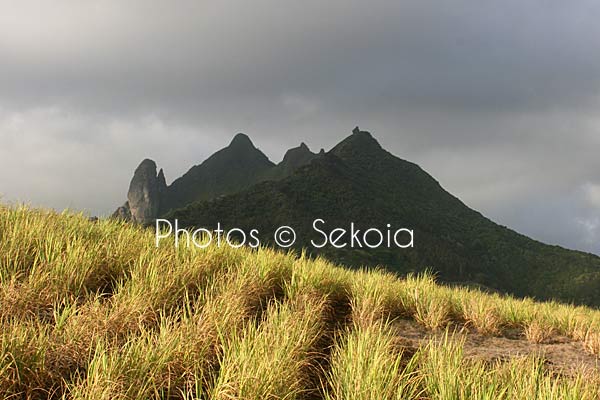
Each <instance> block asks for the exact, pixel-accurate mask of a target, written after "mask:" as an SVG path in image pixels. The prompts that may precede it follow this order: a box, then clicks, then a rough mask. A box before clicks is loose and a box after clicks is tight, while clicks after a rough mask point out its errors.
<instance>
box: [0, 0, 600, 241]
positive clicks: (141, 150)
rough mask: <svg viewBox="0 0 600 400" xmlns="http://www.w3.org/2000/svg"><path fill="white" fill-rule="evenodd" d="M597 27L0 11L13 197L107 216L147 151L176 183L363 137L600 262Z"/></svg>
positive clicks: (441, 10) (184, 4)
mask: <svg viewBox="0 0 600 400" xmlns="http://www.w3.org/2000/svg"><path fill="white" fill-rule="evenodd" d="M599 17H600V3H597V2H595V1H579V2H564V1H502V2H480V1H474V0H471V1H451V2H441V1H436V2H434V1H427V0H414V1H399V2H389V1H371V2H368V3H365V2H358V1H329V2H321V1H319V2H317V1H303V2H281V1H279V2H276V1H254V2H247V1H220V2H206V1H203V2H198V1H178V2H168V1H141V0H139V1H131V2H118V1H104V2H91V1H78V2H74V1H67V0H63V1H45V2H43V1H42V2H39V1H35V2H34V1H21V2H18V3H17V2H8V1H1V0H0V57H1V63H0V65H1V68H2V73H1V74H0V87H1V88H2V90H1V91H0V137H1V140H2V146H0V171H1V172H0V185H1V186H0V192H1V193H3V194H4V195H5V196H6V198H7V199H9V200H12V199H21V200H29V201H32V202H33V203H35V204H42V205H48V206H53V207H57V208H63V207H65V206H70V207H73V208H77V209H86V210H88V211H89V212H92V213H107V212H109V211H110V210H111V209H113V208H114V207H115V206H116V205H118V204H119V203H121V202H122V201H123V200H124V196H125V190H126V187H127V184H128V180H129V179H130V175H131V172H132V171H133V169H134V168H135V166H136V164H137V163H138V162H139V161H140V160H141V159H143V158H144V157H148V156H150V157H152V158H154V159H155V160H156V161H157V162H158V164H159V165H160V166H163V167H165V170H166V173H167V178H168V179H169V180H172V179H174V178H175V177H176V176H178V175H180V174H181V173H183V172H185V171H186V170H187V168H189V166H191V165H192V164H195V163H199V162H200V161H202V160H203V159H204V158H205V157H206V156H208V155H209V154H210V153H212V152H213V151H215V150H217V149H218V148H220V147H222V146H224V145H226V144H227V142H228V140H229V139H230V137H231V136H232V135H233V134H234V133H235V132H237V131H245V132H246V133H248V134H249V135H250V136H251V137H252V138H253V140H254V142H255V143H256V144H257V145H258V146H259V147H260V148H261V149H263V150H264V151H265V152H266V153H267V154H268V155H269V156H270V157H271V158H272V159H273V160H275V161H278V160H279V159H280V158H281V156H282V155H283V151H284V150H285V148H288V147H291V146H294V145H297V143H298V142H300V141H305V142H307V143H308V144H309V145H311V147H313V148H315V149H318V148H319V147H325V148H329V147H330V146H332V145H333V144H335V143H336V142H337V141H338V140H339V139H340V138H341V137H343V136H344V135H346V134H347V133H348V132H349V130H350V129H351V128H352V127H353V126H354V125H355V124H359V125H361V127H364V128H367V129H369V130H371V131H372V132H373V133H374V134H375V136H376V137H377V138H378V139H379V140H380V142H381V143H382V144H383V145H384V147H386V148H387V149H389V150H390V151H392V152H393V153H395V154H397V155H399V156H401V157H403V158H407V159H410V160H413V161H416V162H418V163H420V164H421V165H422V166H423V167H424V168H425V169H426V170H428V171H429V172H430V173H431V174H432V175H434V176H435V177H436V178H437V179H438V180H440V182H441V183H442V185H443V186H445V187H446V188H447V189H449V190H450V191H452V192H453V193H454V194H456V195H457V196H459V197H461V198H462V199H463V200H465V201H466V202H467V203H468V204H469V205H471V206H473V207H475V208H477V209H479V210H481V211H482V212H484V213H485V214H486V215H489V216H490V217H493V218H494V219H496V220H498V221H499V222H501V223H504V224H507V225H509V226H511V227H514V228H516V229H518V230H520V231H522V232H523V233H526V234H531V235H533V236H535V237H536V238H539V239H542V240H548V241H551V242H554V243H561V244H564V245H568V246H571V247H577V248H581V249H586V250H594V251H596V252H600V228H598V218H597V215H598V211H599V210H600V199H599V198H598V197H600V194H598V192H599V191H600V189H598V188H599V187H600V173H599V172H598V171H600V161H599V160H600V158H599V157H597V149H598V145H599V144H600V139H599V138H600V118H599V117H597V115H596V114H597V113H596V110H597V109H598V106H599V105H600V96H599V94H600V51H598V49H600V24H598V23H597V21H598V18H599ZM99 182H101V183H102V184H99ZM553 227H554V229H553Z"/></svg>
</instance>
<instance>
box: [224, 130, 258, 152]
mask: <svg viewBox="0 0 600 400" xmlns="http://www.w3.org/2000/svg"><path fill="white" fill-rule="evenodd" d="M229 147H230V148H234V149H254V148H255V147H254V143H252V140H250V138H249V137H248V135H246V134H244V133H238V134H237V135H235V136H234V137H233V139H232V140H231V143H229Z"/></svg>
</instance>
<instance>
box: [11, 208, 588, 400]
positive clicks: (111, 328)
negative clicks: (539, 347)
mask: <svg viewBox="0 0 600 400" xmlns="http://www.w3.org/2000/svg"><path fill="white" fill-rule="evenodd" d="M397 319H410V320H413V321H416V322H417V323H418V324H419V325H420V326H421V328H420V329H424V330H426V331H427V332H430V333H432V335H431V337H432V339H424V340H423V344H422V345H421V346H420V347H419V348H409V347H406V346H405V344H403V342H402V341H401V340H399V337H401V336H402V332H399V331H398V328H397V327H396V325H395V321H396V320H397ZM455 330H461V332H476V333H478V334H480V335H495V336H502V335H505V334H507V333H510V334H511V335H514V334H515V332H516V334H517V335H520V337H521V339H522V340H529V341H531V342H533V343H540V342H545V341H546V340H548V339H549V338H551V337H553V336H555V335H561V336H565V337H568V338H571V339H572V340H575V341H578V342H580V344H581V349H582V351H587V352H588V353H590V354H595V355H597V354H599V353H600V312H598V311H596V310H592V309H589V308H586V307H575V306H570V305H564V304H558V303H554V302H548V303H538V302H535V301H533V300H531V299H515V298H511V297H507V296H502V295H499V294H485V293H482V292H480V291H478V290H474V289H467V288H458V287H455V288H450V287H445V286H441V285H438V284H437V283H436V282H435V278H434V277H433V276H432V275H430V274H425V275H419V276H409V277H406V278H405V279H399V278H398V277H396V276H395V275H393V274H390V273H387V272H383V271H364V270H361V271H350V270H347V269H344V268H341V267H338V266H335V265H333V264H332V263H330V262H328V261H325V260H323V259H316V260H313V259H309V258H307V257H305V256H301V257H297V256H295V255H292V254H285V253H283V252H278V251H274V250H269V249H258V250H252V249H244V248H242V249H231V248H229V247H227V246H223V247H217V246H214V245H212V246H209V247H207V248H206V249H204V250H198V249H188V248H185V247H180V248H178V249H176V248H175V247H174V246H173V243H171V242H169V241H164V242H163V243H161V246H160V247H159V248H156V247H155V246H154V236H153V232H152V231H150V230H144V229H141V228H139V227H135V226H132V225H128V224H124V223H122V222H117V221H111V220H100V221H97V222H90V221H89V220H88V219H87V218H86V217H85V216H82V215H77V214H70V213H62V214H57V213H54V212H49V211H45V210H33V209H29V208H26V207H6V206H0V397H2V398H32V399H33V398H65V399H69V398H76V399H148V398H185V399H194V398H202V399H205V398H221V399H233V398H243V399H269V398H271V399H293V398H305V397H311V396H312V397H322V398H327V399H411V398H424V399H425V398H427V399H472V398H476V399H521V398H532V399H533V398H536V399H593V398H598V397H599V396H598V394H599V392H598V375H597V373H596V372H594V371H588V372H585V373H584V372H577V373H575V374H573V375H569V376H562V375H557V374H556V373H553V372H551V371H550V370H549V369H548V368H547V367H546V366H545V364H544V363H543V358H541V357H534V356H531V357H525V358H513V359H510V360H504V361H493V362H485V361H482V360H479V361H478V360H473V359H470V358H468V357H465V356H464V355H463V346H462V343H461V339H459V338H458V337H454V335H453V334H452V332H454V331H455ZM434 332H437V334H433V333H434Z"/></svg>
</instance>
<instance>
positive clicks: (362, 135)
mask: <svg viewBox="0 0 600 400" xmlns="http://www.w3.org/2000/svg"><path fill="white" fill-rule="evenodd" d="M331 152H332V153H333V154H335V155H336V156H338V157H340V158H342V159H344V158H355V157H360V158H364V157H370V156H377V155H379V154H382V153H383V152H385V150H383V149H382V148H381V145H380V144H379V142H377V140H375V138H373V136H371V133H369V132H367V131H362V130H360V128H359V127H358V126H357V127H355V128H354V129H353V130H352V135H350V136H348V137H347V138H345V139H344V140H342V141H341V142H340V143H338V144H337V145H336V146H335V147H334V148H333V149H331Z"/></svg>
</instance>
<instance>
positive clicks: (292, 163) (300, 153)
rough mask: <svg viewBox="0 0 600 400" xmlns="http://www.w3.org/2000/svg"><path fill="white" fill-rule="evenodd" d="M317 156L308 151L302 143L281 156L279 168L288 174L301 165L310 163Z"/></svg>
mask: <svg viewBox="0 0 600 400" xmlns="http://www.w3.org/2000/svg"><path fill="white" fill-rule="evenodd" d="M315 157H317V154H315V153H313V152H312V151H310V149H309V148H308V146H307V145H306V144H305V143H304V142H303V143H300V146H298V147H294V148H291V149H289V150H288V151H287V152H286V153H285V155H284V156H283V160H282V161H281V162H280V163H279V167H280V168H283V169H285V170H286V171H288V172H291V171H293V170H295V169H296V168H298V167H301V166H302V165H305V164H308V163H309V162H311V161H312V160H313V159H314V158H315Z"/></svg>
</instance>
